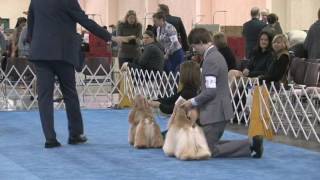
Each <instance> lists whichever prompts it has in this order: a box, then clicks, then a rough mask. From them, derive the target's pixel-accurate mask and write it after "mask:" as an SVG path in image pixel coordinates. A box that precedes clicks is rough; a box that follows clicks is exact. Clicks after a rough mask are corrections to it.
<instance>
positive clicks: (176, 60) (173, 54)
mask: <svg viewBox="0 0 320 180" xmlns="http://www.w3.org/2000/svg"><path fill="white" fill-rule="evenodd" d="M153 22H154V24H155V26H156V27H157V41H158V42H159V43H160V44H161V45H162V46H163V48H164V52H165V57H164V59H165V63H164V71H165V72H166V73H170V72H173V73H176V72H177V71H178V70H179V65H180V64H181V63H182V62H183V61H184V52H183V49H182V46H181V44H180V42H179V40H178V34H177V31H176V28H175V27H174V26H173V25H172V24H170V23H168V22H167V21H166V18H165V15H164V14H163V13H162V12H157V13H155V14H154V15H153Z"/></svg>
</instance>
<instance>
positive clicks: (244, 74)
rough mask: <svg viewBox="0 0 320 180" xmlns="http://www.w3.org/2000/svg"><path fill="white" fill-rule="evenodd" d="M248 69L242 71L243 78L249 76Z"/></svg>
mask: <svg viewBox="0 0 320 180" xmlns="http://www.w3.org/2000/svg"><path fill="white" fill-rule="evenodd" d="M249 72H250V71H249V69H247V68H245V69H244V70H243V71H242V73H243V76H246V77H247V76H249Z"/></svg>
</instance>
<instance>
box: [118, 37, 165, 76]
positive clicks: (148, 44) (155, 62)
mask: <svg viewBox="0 0 320 180" xmlns="http://www.w3.org/2000/svg"><path fill="white" fill-rule="evenodd" d="M142 40H143V44H144V50H143V53H142V55H141V56H140V58H139V59H135V60H134V62H133V63H131V62H125V63H123V65H122V67H121V70H126V69H127V68H137V69H142V70H148V71H153V72H155V73H156V72H157V71H160V72H162V70H163V63H164V54H163V51H162V50H161V49H160V48H159V46H158V45H157V43H156V42H155V37H154V34H153V32H152V31H145V32H144V33H143V39H142Z"/></svg>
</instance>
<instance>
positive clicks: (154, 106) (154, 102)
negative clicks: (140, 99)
mask: <svg viewBox="0 0 320 180" xmlns="http://www.w3.org/2000/svg"><path fill="white" fill-rule="evenodd" d="M149 104H150V106H151V107H153V108H159V107H160V102H158V101H149Z"/></svg>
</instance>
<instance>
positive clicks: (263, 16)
mask: <svg viewBox="0 0 320 180" xmlns="http://www.w3.org/2000/svg"><path fill="white" fill-rule="evenodd" d="M268 15H269V9H262V10H261V11H260V16H261V21H262V22H264V23H265V24H268Z"/></svg>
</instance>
